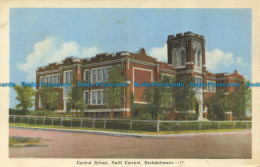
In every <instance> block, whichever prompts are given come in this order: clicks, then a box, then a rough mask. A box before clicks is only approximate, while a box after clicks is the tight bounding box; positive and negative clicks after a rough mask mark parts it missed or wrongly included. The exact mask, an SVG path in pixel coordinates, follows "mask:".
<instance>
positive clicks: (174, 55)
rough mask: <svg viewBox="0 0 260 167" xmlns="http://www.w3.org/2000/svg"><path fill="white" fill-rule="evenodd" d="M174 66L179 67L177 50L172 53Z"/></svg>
mask: <svg viewBox="0 0 260 167" xmlns="http://www.w3.org/2000/svg"><path fill="white" fill-rule="evenodd" d="M172 64H173V66H174V67H177V66H178V62H177V53H176V50H175V49H174V50H173V51H172Z"/></svg>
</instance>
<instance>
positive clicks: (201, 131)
mask: <svg viewBox="0 0 260 167" xmlns="http://www.w3.org/2000/svg"><path fill="white" fill-rule="evenodd" d="M9 125H10V126H17V127H33V128H52V129H72V130H97V131H110V132H124V133H135V134H182V133H205V132H231V131H241V130H245V129H210V130H200V131H199V130H185V131H162V132H158V133H157V132H145V131H130V130H119V129H101V128H87V127H82V128H81V127H64V126H62V127H61V126H55V125H54V126H52V125H32V124H26V123H10V124H9Z"/></svg>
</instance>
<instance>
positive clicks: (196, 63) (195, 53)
mask: <svg viewBox="0 0 260 167" xmlns="http://www.w3.org/2000/svg"><path fill="white" fill-rule="evenodd" d="M193 53H194V66H197V65H198V52H197V50H196V49H194V52H193Z"/></svg>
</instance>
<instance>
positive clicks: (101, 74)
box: [92, 67, 110, 83]
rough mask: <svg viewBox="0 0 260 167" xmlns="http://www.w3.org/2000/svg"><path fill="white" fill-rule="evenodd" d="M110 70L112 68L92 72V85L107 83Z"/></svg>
mask: <svg viewBox="0 0 260 167" xmlns="http://www.w3.org/2000/svg"><path fill="white" fill-rule="evenodd" d="M109 69H110V67H106V68H98V69H94V70H92V83H96V82H107V80H108V71H109Z"/></svg>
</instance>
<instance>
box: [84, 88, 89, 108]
mask: <svg viewBox="0 0 260 167" xmlns="http://www.w3.org/2000/svg"><path fill="white" fill-rule="evenodd" d="M84 98H85V105H86V106H87V105H88V101H89V92H88V91H87V92H84Z"/></svg>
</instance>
